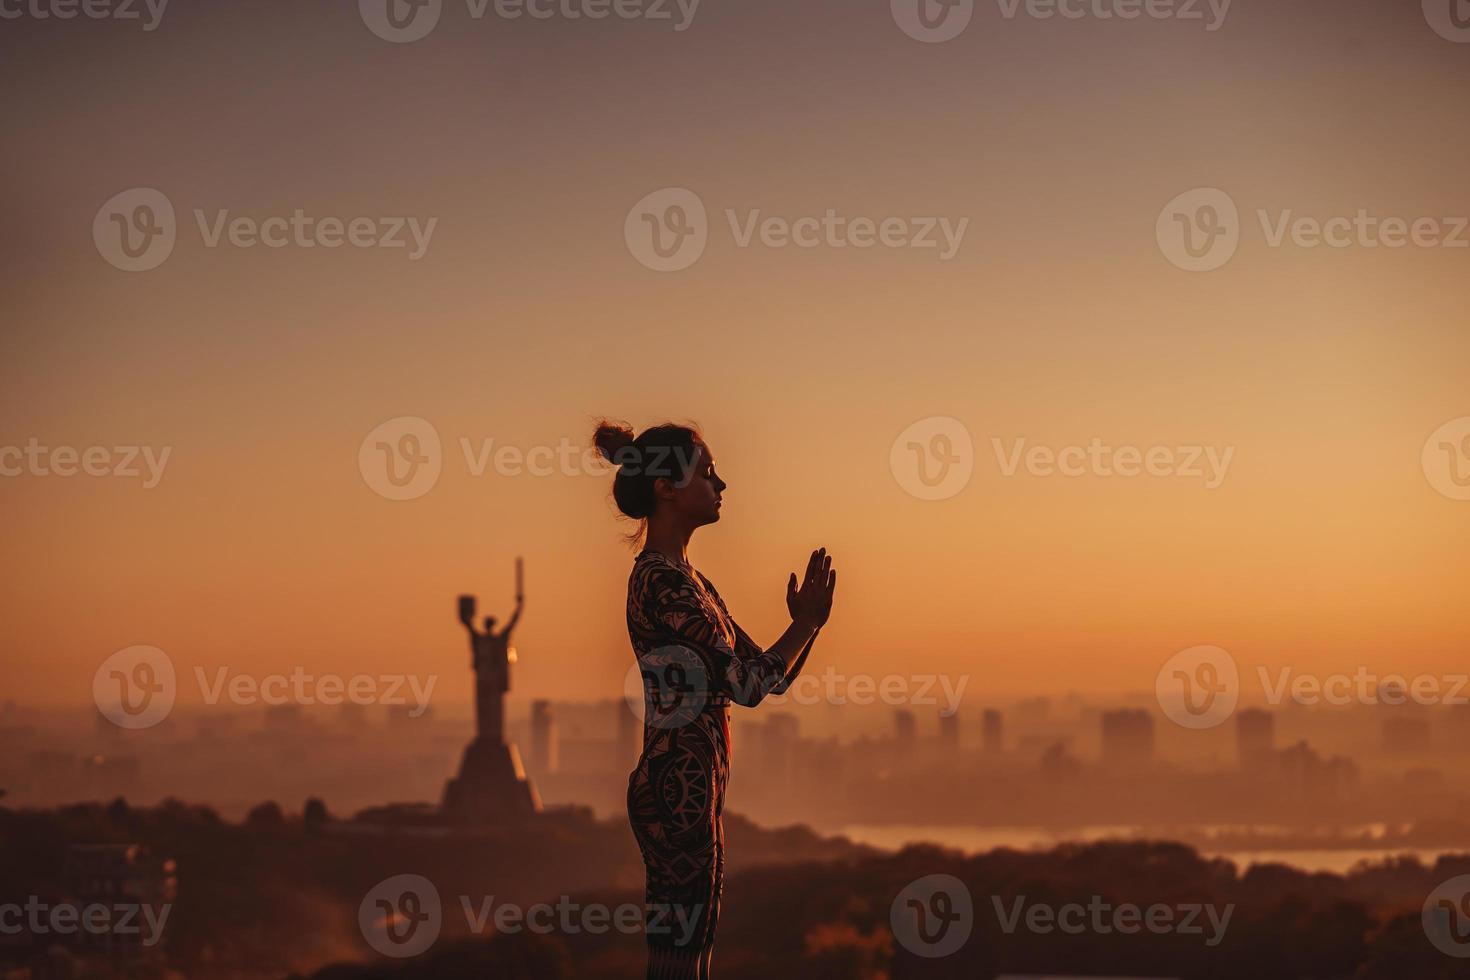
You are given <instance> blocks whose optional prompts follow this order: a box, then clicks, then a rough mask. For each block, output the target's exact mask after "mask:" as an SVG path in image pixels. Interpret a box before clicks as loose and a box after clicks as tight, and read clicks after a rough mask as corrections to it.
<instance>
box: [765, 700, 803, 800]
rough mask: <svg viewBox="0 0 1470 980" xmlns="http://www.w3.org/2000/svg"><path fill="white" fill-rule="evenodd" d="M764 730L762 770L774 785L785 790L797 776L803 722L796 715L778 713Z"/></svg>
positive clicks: (769, 720) (770, 719)
mask: <svg viewBox="0 0 1470 980" xmlns="http://www.w3.org/2000/svg"><path fill="white" fill-rule="evenodd" d="M764 728H765V730H764V731H763V732H762V736H763V741H764V745H763V746H762V752H761V768H762V769H763V770H764V774H765V776H766V778H767V779H768V780H770V782H771V784H772V785H774V786H776V787H777V788H783V789H784V788H785V787H787V786H789V785H790V784H791V781H792V779H794V778H795V776H796V749H797V744H798V742H799V741H800V738H801V722H800V720H799V719H798V718H797V717H796V716H795V715H788V714H780V713H777V714H772V715H771V716H770V717H769V718H768V719H766V723H765V726H764Z"/></svg>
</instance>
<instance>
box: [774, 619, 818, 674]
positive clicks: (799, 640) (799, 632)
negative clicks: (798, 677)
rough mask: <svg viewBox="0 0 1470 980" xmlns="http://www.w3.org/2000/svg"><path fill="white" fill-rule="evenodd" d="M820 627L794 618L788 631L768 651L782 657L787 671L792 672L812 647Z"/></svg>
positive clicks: (787, 628)
mask: <svg viewBox="0 0 1470 980" xmlns="http://www.w3.org/2000/svg"><path fill="white" fill-rule="evenodd" d="M820 628H821V627H818V626H812V625H807V624H803V623H799V622H797V621H796V620H792V622H791V625H790V626H788V627H786V632H784V633H782V634H781V638H780V639H779V640H777V641H776V642H775V643H774V644H772V645H771V648H770V649H769V650H767V651H766V652H767V653H774V654H776V655H777V656H778V657H780V658H781V662H782V663H783V664H785V665H786V670H785V672H786V673H787V674H790V673H791V669H792V667H794V666H795V665H796V662H797V661H798V660H799V659H801V657H802V655H803V654H804V653H805V652H806V650H807V649H808V648H809V647H810V644H811V641H812V640H814V639H816V636H817V630H818V629H820Z"/></svg>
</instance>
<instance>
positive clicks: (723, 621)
mask: <svg viewBox="0 0 1470 980" xmlns="http://www.w3.org/2000/svg"><path fill="white" fill-rule="evenodd" d="M594 442H595V444H596V446H597V448H598V450H599V451H601V453H602V454H603V456H605V457H606V458H607V459H608V460H609V461H610V462H612V463H615V464H617V466H618V471H617V475H616V476H615V477H614V478H613V498H614V500H615V501H616V502H617V505H618V509H619V510H621V511H622V512H623V513H624V514H626V515H627V516H628V517H630V518H633V519H634V520H636V521H638V522H639V528H638V531H637V532H635V534H634V536H633V539H634V541H637V540H639V539H640V538H641V539H643V543H644V547H643V550H642V551H640V552H639V553H638V556H637V557H636V558H635V559H634V560H633V572H632V574H631V575H630V576H629V578H628V637H629V638H630V639H631V640H632V641H633V652H634V653H635V654H636V655H637V657H638V665H639V671H640V672H641V673H642V675H643V682H644V688H645V695H646V698H645V707H646V711H645V714H644V722H643V753H642V755H640V756H639V758H638V765H637V768H635V769H634V770H633V773H632V775H630V776H629V777H628V819H629V821H630V822H631V823H632V825H633V834H634V836H635V837H637V839H638V848H639V850H641V851H642V852H643V863H644V867H645V870H646V871H647V875H648V889H647V907H646V913H647V916H646V921H645V930H644V931H645V934H646V936H647V939H648V977H649V980H674V978H685V977H689V978H707V977H709V975H710V955H711V952H712V950H713V947H714V938H715V926H716V924H717V922H718V920H719V911H720V892H721V887H722V885H723V881H724V871H725V831H724V825H723V823H722V821H721V814H722V813H723V811H724V803H725V786H726V782H727V780H728V777H729V774H730V703H731V702H732V701H733V702H734V703H736V704H740V705H744V706H746V707H754V706H755V705H757V704H759V703H760V701H761V699H762V698H764V697H765V696H766V695H767V694H772V693H781V692H783V691H785V690H786V688H787V687H788V686H789V685H790V684H791V682H792V681H793V680H795V679H796V676H797V674H798V673H799V672H800V671H801V667H802V664H804V663H805V662H806V657H807V654H808V653H809V652H810V650H811V647H812V643H813V642H814V641H815V640H816V636H817V631H818V630H820V629H821V628H822V626H823V624H825V623H826V622H827V617H828V616H829V615H830V614H831V611H832V593H833V589H834V588H835V586H836V584H837V573H836V572H835V571H833V570H832V559H831V557H830V556H828V555H827V552H826V549H825V548H821V549H818V550H817V551H814V552H812V555H811V558H810V560H808V562H807V567H806V575H805V576H804V577H803V579H802V581H801V582H799V583H798V582H797V579H796V575H795V574H793V575H792V576H791V577H790V579H789V580H788V581H787V583H786V608H787V610H788V611H789V612H790V613H791V625H790V626H789V627H787V629H786V632H784V633H782V634H781V638H780V639H779V640H777V641H776V643H775V644H774V645H773V646H772V647H770V649H767V650H762V649H761V647H760V646H759V645H758V644H757V643H756V642H755V641H754V640H752V639H751V638H750V636H749V635H748V634H747V633H746V632H745V631H744V630H742V629H741V628H740V627H739V625H737V624H736V622H735V620H734V619H733V618H731V616H730V611H729V610H728V609H727V608H725V602H724V600H723V599H721V598H720V593H719V592H718V591H717V590H716V589H715V587H714V584H713V583H712V582H710V580H709V579H707V578H705V577H704V576H703V575H702V574H700V573H699V572H698V571H696V570H695V569H694V566H693V565H691V564H690V563H689V539H690V537H691V536H692V535H693V534H694V530H695V529H696V528H699V527H703V526H704V525H706V524H713V523H715V522H716V521H718V520H719V519H720V500H721V495H722V494H723V493H724V491H725V487H726V484H725V481H723V480H721V479H720V477H719V476H718V475H717V474H716V473H715V461H714V456H713V454H711V452H710V450H709V446H708V445H706V444H705V442H704V440H703V438H702V437H701V436H700V434H699V433H698V432H697V431H696V430H694V429H692V428H689V427H687V426H681V425H660V426H656V427H654V428H651V429H647V430H645V431H644V432H643V433H642V434H641V435H639V436H638V437H637V438H636V439H635V438H634V437H633V431H632V430H631V429H629V428H627V427H626V426H622V425H617V424H613V423H610V422H603V423H602V424H600V425H599V426H598V427H597V432H596V435H595V436H594Z"/></svg>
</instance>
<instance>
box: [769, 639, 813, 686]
mask: <svg viewBox="0 0 1470 980" xmlns="http://www.w3.org/2000/svg"><path fill="white" fill-rule="evenodd" d="M821 635H822V630H821V628H820V627H818V628H817V630H816V631H815V632H813V633H812V638H811V639H810V640H807V641H806V645H805V646H803V647H802V648H801V653H800V654H799V655H798V656H797V658H796V663H794V664H792V665H791V667H790V668H789V669H788V670H787V671H786V676H785V677H783V678H781V683H780V684H777V685H776V687H775V690H773V691H772V692H771V693H772V694H785V693H786V692H787V691H788V690H789V689H790V688H791V685H792V684H794V683H796V678H797V677H798V676H799V675H800V674H801V668H802V667H805V666H806V658H807V655H808V654H810V653H811V652H812V647H813V646H815V645H816V642H817V637H819V636H821Z"/></svg>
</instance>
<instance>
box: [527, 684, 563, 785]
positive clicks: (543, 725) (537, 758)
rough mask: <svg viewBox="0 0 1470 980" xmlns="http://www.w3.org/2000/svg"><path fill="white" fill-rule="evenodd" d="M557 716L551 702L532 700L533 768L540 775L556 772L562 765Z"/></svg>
mask: <svg viewBox="0 0 1470 980" xmlns="http://www.w3.org/2000/svg"><path fill="white" fill-rule="evenodd" d="M557 749H558V744H557V731H556V718H555V717H553V716H552V713H551V702H550V701H547V700H544V699H542V700H539V701H533V702H531V768H532V769H534V770H535V771H536V774H537V775H538V776H542V775H546V774H548V773H554V772H556V771H557V769H558V768H559V767H560V759H559V758H558V753H557Z"/></svg>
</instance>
